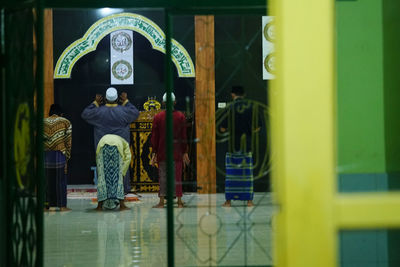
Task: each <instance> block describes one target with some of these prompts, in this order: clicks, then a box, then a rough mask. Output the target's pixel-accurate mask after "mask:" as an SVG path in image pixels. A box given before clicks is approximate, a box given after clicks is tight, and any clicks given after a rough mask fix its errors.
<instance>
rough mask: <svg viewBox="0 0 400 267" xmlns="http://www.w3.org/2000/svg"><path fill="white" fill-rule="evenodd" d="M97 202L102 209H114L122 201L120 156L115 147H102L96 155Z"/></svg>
mask: <svg viewBox="0 0 400 267" xmlns="http://www.w3.org/2000/svg"><path fill="white" fill-rule="evenodd" d="M96 161H97V162H96V163H97V175H98V181H97V201H104V203H103V207H105V208H108V209H114V208H116V207H117V206H118V204H119V200H124V183H123V176H122V164H123V161H122V160H121V156H120V154H119V152H118V149H117V147H116V146H109V145H104V146H103V147H102V148H101V150H100V152H99V153H98V154H97V158H96Z"/></svg>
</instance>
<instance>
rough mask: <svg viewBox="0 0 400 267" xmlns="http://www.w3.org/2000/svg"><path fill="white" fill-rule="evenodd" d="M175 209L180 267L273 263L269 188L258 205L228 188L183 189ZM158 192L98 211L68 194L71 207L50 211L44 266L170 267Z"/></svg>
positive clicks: (259, 197)
mask: <svg viewBox="0 0 400 267" xmlns="http://www.w3.org/2000/svg"><path fill="white" fill-rule="evenodd" d="M183 200H184V202H185V204H186V207H185V208H183V209H178V208H175V209H174V216H175V266H268V265H272V252H271V238H272V234H273V233H272V226H271V217H272V213H273V210H274V208H273V206H272V204H271V196H270V195H269V194H268V193H256V194H255V197H254V202H255V204H256V206H255V207H252V208H247V207H246V206H245V203H244V202H241V201H234V202H233V207H232V208H224V207H221V205H222V203H223V202H224V195H223V194H213V195H198V194H187V195H184V197H183ZM157 201H158V198H157V195H156V194H144V195H143V196H142V198H141V201H140V202H138V203H128V206H129V207H131V210H129V211H123V212H119V211H106V212H95V211H92V209H93V208H94V207H95V204H94V203H92V202H91V200H88V199H68V206H69V207H70V208H72V211H70V212H66V213H62V212H48V213H45V267H53V266H85V267H89V266H112V267H114V266H141V267H147V266H151V267H153V266H154V267H162V266H167V231H166V214H167V213H166V211H167V210H166V209H154V208H152V205H154V204H156V203H157Z"/></svg>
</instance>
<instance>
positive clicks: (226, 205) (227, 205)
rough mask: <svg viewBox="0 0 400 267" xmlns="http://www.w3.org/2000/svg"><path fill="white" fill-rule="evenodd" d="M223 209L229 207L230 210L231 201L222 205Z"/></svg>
mask: <svg viewBox="0 0 400 267" xmlns="http://www.w3.org/2000/svg"><path fill="white" fill-rule="evenodd" d="M222 207H228V208H230V207H231V201H229V200H227V201H225V203H224V204H222Z"/></svg>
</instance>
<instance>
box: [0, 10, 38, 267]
mask: <svg viewBox="0 0 400 267" xmlns="http://www.w3.org/2000/svg"><path fill="white" fill-rule="evenodd" d="M4 21H5V23H4V24H5V25H4V26H5V27H4V31H5V36H6V37H5V44H6V46H5V57H6V65H5V84H4V86H5V88H3V89H4V90H5V92H6V99H7V101H6V107H5V108H6V110H5V112H6V120H7V121H6V128H7V136H6V143H5V144H4V145H5V146H6V153H7V166H8V167H9V168H8V170H7V177H6V201H7V204H6V206H8V209H7V217H6V227H7V228H8V231H7V237H6V249H7V250H8V251H7V253H6V255H7V259H6V262H7V266H38V262H39V258H41V257H39V255H40V254H39V251H38V244H40V242H41V236H40V235H38V233H41V232H40V231H38V228H41V225H40V224H38V222H40V216H43V214H42V212H38V200H37V192H41V191H40V187H38V183H39V181H40V179H39V178H38V177H37V168H39V167H40V166H41V164H42V162H41V161H40V160H38V157H37V155H38V153H37V138H38V131H37V127H36V125H37V117H36V112H37V110H40V109H38V106H37V103H35V101H36V100H37V95H36V79H35V66H34V64H36V62H37V58H36V49H37V46H36V45H35V42H36V40H37V39H36V37H37V35H36V29H35V28H34V27H35V25H36V19H35V14H34V9H33V6H30V7H25V8H9V9H5V13H4ZM39 135H41V133H40V132H39ZM38 190H39V191H38Z"/></svg>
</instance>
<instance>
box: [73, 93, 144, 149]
mask: <svg viewBox="0 0 400 267" xmlns="http://www.w3.org/2000/svg"><path fill="white" fill-rule="evenodd" d="M120 102H121V105H118V93H117V90H116V89H115V88H113V87H110V88H108V89H107V91H106V104H105V105H102V103H103V96H102V95H100V94H97V95H96V98H95V100H94V101H93V103H91V104H90V105H89V106H87V107H86V108H85V109H84V110H83V112H82V115H81V116H82V119H84V120H85V121H87V122H88V123H89V124H91V125H93V126H94V143H95V147H97V144H98V143H99V141H100V139H101V138H102V137H103V136H104V135H106V134H115V135H119V136H121V137H122V138H124V139H125V140H126V141H127V142H128V143H129V141H130V133H129V125H130V124H131V123H132V122H133V121H134V120H136V119H137V117H138V116H139V111H138V110H137V108H136V107H135V106H134V105H132V104H131V103H130V102H129V100H128V95H127V93H125V92H122V93H121V95H120Z"/></svg>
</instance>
